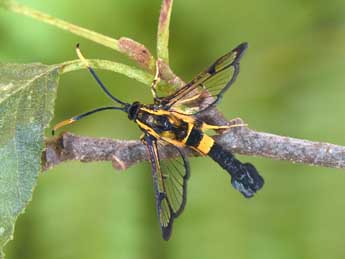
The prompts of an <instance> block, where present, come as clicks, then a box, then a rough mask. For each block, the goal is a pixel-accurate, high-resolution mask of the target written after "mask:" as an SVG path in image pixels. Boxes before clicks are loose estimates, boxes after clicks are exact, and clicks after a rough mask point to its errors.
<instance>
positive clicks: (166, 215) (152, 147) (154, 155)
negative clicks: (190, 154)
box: [145, 135, 190, 240]
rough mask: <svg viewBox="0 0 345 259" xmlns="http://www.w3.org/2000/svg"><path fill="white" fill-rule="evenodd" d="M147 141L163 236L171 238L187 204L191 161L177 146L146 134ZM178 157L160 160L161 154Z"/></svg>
mask: <svg viewBox="0 0 345 259" xmlns="http://www.w3.org/2000/svg"><path fill="white" fill-rule="evenodd" d="M145 143H146V146H147V149H148V153H149V156H150V161H151V167H152V176H153V180H154V190H155V198H156V208H157V214H158V220H159V223H160V227H161V231H162V235H163V238H164V239H165V240H168V239H169V238H170V236H171V231H172V225H173V222H174V219H175V218H177V217H178V216H179V215H180V214H181V213H182V211H183V209H184V207H185V205H186V191H187V180H188V178H189V172H190V170H189V164H188V160H187V157H186V156H185V155H184V153H183V152H182V151H181V150H180V149H178V148H177V147H175V146H173V145H170V144H166V143H163V142H162V141H161V140H156V139H155V138H153V137H152V136H150V135H147V136H145ZM167 146H169V150H170V151H171V150H173V151H174V153H175V154H173V155H175V157H174V158H169V159H165V160H160V154H163V153H164V155H165V157H168V156H171V155H172V154H168V153H167V151H166V150H167V148H166V147H167Z"/></svg>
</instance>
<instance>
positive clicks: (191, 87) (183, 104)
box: [156, 43, 248, 114]
mask: <svg viewBox="0 0 345 259" xmlns="http://www.w3.org/2000/svg"><path fill="white" fill-rule="evenodd" d="M247 45H248V44H247V43H242V44H240V45H239V46H237V47H236V48H235V49H233V50H232V51H230V52H229V53H227V54H225V55H224V56H222V57H220V58H219V59H218V60H216V62H214V63H213V64H212V65H211V66H210V67H209V68H208V69H206V70H205V71H203V72H202V73H200V74H199V75H197V76H196V77H195V78H194V79H193V80H192V81H190V82H189V83H187V84H186V85H185V86H183V87H182V88H181V89H179V90H177V91H176V92H175V93H174V94H172V95H169V96H167V97H164V98H159V99H158V100H156V101H157V102H158V103H159V104H160V105H162V106H163V107H164V109H171V110H175V111H179V112H181V111H182V112H183V113H184V114H196V113H199V112H202V111H205V110H206V109H208V108H210V107H212V106H214V105H215V104H217V102H219V101H220V99H221V98H222V96H223V94H224V93H225V92H226V91H227V90H228V89H229V87H230V86H231V85H232V84H233V83H234V82H235V80H236V78H237V75H238V73H239V61H240V59H241V57H242V55H243V53H244V51H245V50H246V48H247Z"/></svg>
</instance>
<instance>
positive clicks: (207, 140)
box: [196, 134, 214, 155]
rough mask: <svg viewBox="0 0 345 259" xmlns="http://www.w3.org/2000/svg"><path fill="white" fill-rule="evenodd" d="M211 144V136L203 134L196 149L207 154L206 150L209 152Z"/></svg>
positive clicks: (212, 142)
mask: <svg viewBox="0 0 345 259" xmlns="http://www.w3.org/2000/svg"><path fill="white" fill-rule="evenodd" d="M213 144H214V140H213V138H211V137H210V136H207V135H206V134H204V135H203V137H202V139H201V141H200V143H199V145H198V146H197V147H196V149H198V150H199V151H200V152H201V153H203V154H204V155H207V154H208V152H210V150H211V148H212V146H213Z"/></svg>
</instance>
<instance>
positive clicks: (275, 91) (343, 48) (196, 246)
mask: <svg viewBox="0 0 345 259" xmlns="http://www.w3.org/2000/svg"><path fill="white" fill-rule="evenodd" d="M20 3H24V4H27V5H29V6H31V7H33V8H36V9H38V10H41V11H43V12H46V13H49V14H51V15H53V16H56V17H59V18H62V19H65V20H67V21H70V22H73V23H76V24H78V25H81V26H83V27H86V28H89V29H92V30H95V31H98V32H101V33H104V34H106V35H109V36H112V37H114V38H119V37H121V36H127V37H131V38H133V39H135V40H137V41H139V42H142V43H143V44H145V45H146V46H147V47H148V48H149V49H150V50H151V51H152V53H154V52H155V37H156V27H157V20H158V15H159V9H160V4H161V1H160V0H147V1H142V0H128V1H120V0H99V1H83V2H80V1H71V0H60V1H43V0H25V1H24V0H21V1H20ZM170 31H171V35H170V59H171V65H172V67H173V69H174V70H175V72H176V73H177V74H178V75H179V76H181V77H182V78H183V79H185V80H189V79H191V78H192V77H193V76H194V75H195V74H196V73H198V72H199V71H201V70H202V69H204V68H205V67H206V66H208V65H209V64H210V63H211V62H212V61H214V60H215V59H216V58H218V57H219V56H220V55H222V54H224V53H225V52H227V51H229V50H230V49H232V48H233V47H235V46H236V45H237V44H238V43H240V42H242V41H248V42H249V49H248V51H247V53H246V55H245V57H244V58H243V61H242V64H241V74H240V76H239V78H238V80H237V82H236V84H235V85H234V87H233V88H232V89H231V90H230V91H229V92H228V93H227V95H226V97H225V98H224V99H223V102H222V103H221V104H220V109H221V110H222V111H223V112H224V114H225V115H226V117H227V118H229V119H230V118H233V117H241V118H243V119H244V120H245V121H246V122H247V123H248V124H249V126H250V127H251V128H254V129H257V130H260V131H265V132H271V133H276V134H282V135H288V136H293V137H298V138H306V139H310V140H315V141H326V142H331V143H336V144H340V145H345V134H344V132H345V122H344V112H345V102H344V99H345V73H344V70H345V2H344V0H333V1H321V0H315V1H311V0H286V1H273V0H262V1H248V0H243V1H228V0H213V1H202V2H201V1H197V0H188V1H179V0H175V3H174V8H173V13H172V21H171V27H170ZM77 42H80V43H81V45H82V48H83V51H84V54H85V55H86V56H87V57H90V58H102V59H110V60H115V61H120V62H126V63H129V64H133V63H131V62H130V61H128V60H127V58H125V57H124V56H121V55H120V54H118V53H115V52H114V51H112V50H110V49H107V48H105V47H103V46H99V45H97V44H95V43H92V42H89V41H86V40H84V39H80V38H79V37H76V36H74V35H71V34H69V33H67V32H64V31H60V30H59V29H56V28H53V27H51V26H48V25H45V24H41V23H39V22H36V21H33V20H31V19H29V18H26V17H23V16H19V15H16V14H12V13H9V12H6V11H4V10H0V61H1V62H18V63H31V62H42V63H45V64H55V63H60V62H63V61H66V60H71V59H76V55H75V50H74V46H75V44H76V43H77ZM99 74H100V75H101V77H102V78H103V80H104V82H106V84H107V85H109V86H110V88H111V90H112V92H113V93H114V94H115V95H116V96H119V97H120V98H121V99H124V100H126V101H128V102H131V101H134V100H139V101H142V102H144V103H150V102H151V101H152V98H151V94H150V91H149V88H148V87H147V86H145V85H142V84H140V83H138V82H136V81H133V80H130V79H128V78H126V77H124V76H122V75H117V74H114V73H111V72H104V71H100V72H99ZM104 104H109V100H108V99H107V98H106V97H105V95H104V94H103V93H102V92H101V91H100V90H99V88H98V87H97V85H96V84H95V82H94V81H93V80H92V78H91V76H90V75H89V74H88V72H87V71H86V70H83V71H78V72H73V73H69V74H66V75H63V76H62V78H61V81H60V86H59V92H58V98H57V101H56V115H55V119H54V121H53V122H52V125H53V124H54V123H56V122H58V121H60V120H62V119H65V118H69V117H71V116H73V115H76V114H78V113H81V112H84V111H87V110H89V109H92V108H94V107H98V106H101V105H104ZM68 130H70V131H72V132H74V133H77V134H82V135H88V136H98V137H112V138H117V139H137V138H138V137H139V135H140V132H139V130H138V129H137V126H135V125H134V124H132V123H131V122H129V121H128V120H127V118H126V116H124V115H123V114H122V113H120V112H118V113H117V112H112V111H109V112H104V113H99V114H98V116H94V117H92V116H91V117H90V118H88V119H85V120H84V121H82V122H80V123H77V124H75V125H73V126H71V127H70V128H68ZM48 134H49V133H48V131H47V135H48ZM239 157H240V158H241V159H242V160H243V161H250V162H252V163H254V164H255V165H256V167H257V168H258V169H259V170H260V172H261V173H262V175H263V176H264V177H265V180H266V185H265V187H264V189H263V190H262V191H261V192H260V193H259V194H258V195H257V196H256V197H255V198H253V199H250V200H246V199H244V198H243V197H242V196H241V195H240V194H239V193H238V192H236V191H234V189H233V188H231V187H230V182H229V177H228V175H227V174H226V173H225V172H223V171H222V169H221V168H220V167H219V166H218V165H217V164H215V163H214V162H213V161H211V160H210V159H209V158H194V159H191V168H192V175H191V179H190V181H189V190H188V202H187V207H186V209H185V211H184V213H183V214H182V215H181V216H180V218H178V219H177V220H176V222H175V225H174V233H173V236H172V238H171V240H170V241H169V242H165V241H163V240H162V238H161V234H160V230H159V226H158V223H157V221H156V211H155V207H154V194H153V186H152V179H151V171H150V167H149V165H148V164H139V165H136V166H134V167H132V168H130V169H128V170H126V171H124V172H121V173H118V172H115V171H114V169H113V168H112V167H111V164H110V163H89V164H84V163H79V162H69V163H64V164H62V165H60V166H58V167H56V168H54V169H52V170H50V171H49V172H47V173H44V174H43V175H42V176H41V177H40V179H39V182H38V185H37V188H36V190H35V192H34V196H33V200H32V202H31V203H30V205H29V207H28V208H27V209H26V213H25V214H24V215H22V216H20V217H19V220H18V224H17V225H16V232H15V239H14V240H13V241H11V242H10V243H9V245H8V246H7V249H6V253H7V256H8V258H11V259H19V258H20V259H22V258H25V259H31V258H34V259H40V258H53V259H54V258H66V259H67V258H83V259H88V258H90V259H91V258H122V259H131V258H150V259H153V258H199V259H201V258H219V259H220V258H241V259H247V258H248V259H249V258H253V259H254V258H255V259H259V258H264V259H269V258H280V259H284V258H295V259H296V258H303V259H305V258H313V259H318V258H344V257H345V246H344V235H345V221H344V218H345V202H344V196H345V188H344V186H345V172H344V171H342V170H336V169H327V168H315V167H309V166H307V165H299V164H291V163H288V162H281V161H273V160H270V159H265V158H253V157H243V156H239Z"/></svg>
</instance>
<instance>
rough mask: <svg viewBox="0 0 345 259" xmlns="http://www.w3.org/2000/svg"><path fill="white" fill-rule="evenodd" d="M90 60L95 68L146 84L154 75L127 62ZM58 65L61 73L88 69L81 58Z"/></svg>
mask: <svg viewBox="0 0 345 259" xmlns="http://www.w3.org/2000/svg"><path fill="white" fill-rule="evenodd" d="M88 62H89V63H90V65H91V66H92V67H93V68H95V69H104V70H108V71H113V72H116V73H120V74H123V75H125V76H127V77H129V78H132V79H135V80H137V81H139V82H141V83H143V84H145V85H151V82H152V80H153V76H152V75H151V74H149V73H147V72H144V71H142V70H140V69H138V68H135V67H131V66H128V65H125V64H121V63H116V62H112V61H109V60H100V59H89V60H88ZM57 66H58V67H60V73H61V74H64V73H68V72H72V71H75V70H80V69H86V67H85V64H84V63H83V62H82V61H80V60H72V61H67V62H64V63H62V64H58V65H57Z"/></svg>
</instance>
